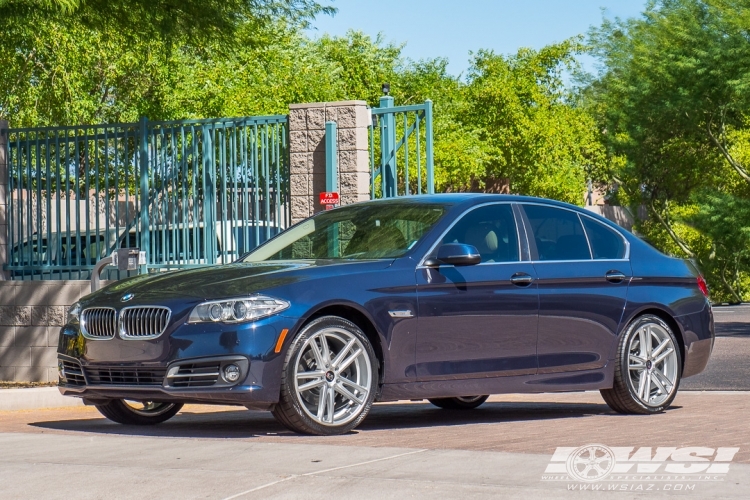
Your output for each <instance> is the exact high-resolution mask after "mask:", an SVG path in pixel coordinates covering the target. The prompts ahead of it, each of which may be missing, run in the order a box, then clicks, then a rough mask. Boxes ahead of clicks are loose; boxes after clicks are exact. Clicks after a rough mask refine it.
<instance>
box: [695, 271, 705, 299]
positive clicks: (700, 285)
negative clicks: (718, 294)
mask: <svg viewBox="0 0 750 500" xmlns="http://www.w3.org/2000/svg"><path fill="white" fill-rule="evenodd" d="M697 279H698V288H700V289H701V293H703V295H705V296H706V297H708V285H707V284H706V280H704V279H703V276H701V275H700V274H699V275H698V278H697Z"/></svg>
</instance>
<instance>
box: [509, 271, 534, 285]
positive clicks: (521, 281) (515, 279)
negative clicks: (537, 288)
mask: <svg viewBox="0 0 750 500" xmlns="http://www.w3.org/2000/svg"><path fill="white" fill-rule="evenodd" d="M532 281H534V278H533V277H532V276H530V275H528V274H526V273H516V274H514V275H513V276H511V277H510V282H511V283H513V284H514V285H516V286H529V285H530V284H531V282H532Z"/></svg>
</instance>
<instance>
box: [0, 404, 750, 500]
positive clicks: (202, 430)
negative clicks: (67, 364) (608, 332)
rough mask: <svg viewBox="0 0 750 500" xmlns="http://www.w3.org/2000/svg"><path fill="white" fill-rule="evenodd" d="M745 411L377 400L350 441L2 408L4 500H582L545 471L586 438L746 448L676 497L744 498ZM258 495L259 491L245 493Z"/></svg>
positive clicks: (188, 415)
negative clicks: (236, 498)
mask: <svg viewBox="0 0 750 500" xmlns="http://www.w3.org/2000/svg"><path fill="white" fill-rule="evenodd" d="M747 415H750V394H748V393H742V392H734V393H721V392H713V393H701V392H690V393H683V394H679V395H678V397H677V399H676V401H675V405H674V407H673V409H671V410H669V411H667V412H665V413H664V414H661V415H652V416H621V415H616V414H614V413H612V412H611V411H609V410H608V408H607V407H606V405H604V403H603V402H602V400H601V398H600V397H599V395H598V393H576V394H559V395H554V394H553V395H550V394H546V395H526V396H496V397H492V398H491V399H490V401H489V402H488V403H486V404H485V405H483V406H482V407H480V408H479V409H476V410H472V411H468V412H457V411H446V410H439V409H436V408H433V407H432V406H431V405H429V404H426V403H416V402H410V403H394V404H379V405H376V406H375V407H374V408H373V411H372V413H371V414H370V416H369V417H368V419H367V420H366V421H365V423H364V424H363V425H362V426H361V427H360V428H358V429H357V430H356V431H355V432H353V433H351V434H349V435H345V436H336V437H327V438H323V437H312V436H299V435H295V434H292V433H290V432H287V431H286V430H285V429H284V428H283V427H281V426H279V425H278V424H276V422H275V421H274V420H273V418H272V417H271V416H270V414H268V413H264V412H250V411H247V410H238V409H234V408H229V407H208V406H187V407H185V409H184V411H183V412H182V413H181V414H179V415H178V416H177V417H175V418H174V419H172V420H170V421H169V422H166V423H165V424H162V425H160V426H156V427H150V428H133V427H124V426H119V425H116V424H112V423H110V422H108V421H106V420H105V419H103V418H101V417H100V416H99V415H98V413H97V412H96V410H94V409H92V408H88V407H79V408H66V409H55V410H34V411H15V412H0V449H2V450H3V453H1V454H0V498H45V499H47V498H70V497H72V496H74V495H75V496H77V497H78V498H101V497H108V498H110V497H111V498H134V497H136V496H139V495H141V494H144V493H148V495H149V496H150V497H152V498H227V497H231V496H232V495H236V494H239V493H243V492H247V493H246V494H245V495H244V496H241V497H240V498H259V497H264V498H265V497H274V498H299V497H306V498H326V497H330V496H331V495H336V496H339V497H342V498H347V497H354V496H357V497H359V498H401V497H403V494H404V493H405V492H408V493H409V494H411V495H412V496H414V497H417V498H426V497H431V498H435V497H447V498H457V497H465V496H466V495H476V496H479V497H480V498H483V497H486V498H490V497H496V496H498V495H503V496H506V497H509V498H539V497H545V498H567V497H568V496H569V495H573V494H574V493H575V494H577V495H580V494H581V493H580V492H578V491H575V492H572V491H568V489H567V488H569V487H570V486H569V484H570V482H554V481H552V482H550V481H542V476H543V474H544V471H545V469H546V467H547V465H548V464H549V462H550V458H551V456H552V454H553V453H554V452H555V449H556V448H557V447H564V446H567V447H578V446H582V445H585V444H589V443H601V444H604V445H607V446H610V447H634V448H639V447H652V448H654V449H655V448H657V447H677V448H681V447H687V446H693V447H709V448H718V447H734V448H736V447H739V448H740V451H739V452H738V453H737V454H736V456H735V457H734V459H733V461H732V463H731V469H730V474H729V475H728V476H726V478H724V477H723V476H722V478H721V479H722V480H721V481H719V482H716V483H710V484H709V483H706V484H703V483H698V484H694V485H693V486H694V488H696V489H695V490H690V491H682V492H681V495H682V496H684V495H686V494H688V495H691V496H693V497H694V498H747V491H748V489H747V488H748V487H750V427H749V426H748V425H747ZM573 484H574V485H575V484H576V483H573ZM628 484H629V487H637V485H635V483H633V484H630V483H628ZM638 484H641V483H638ZM653 484H656V485H657V486H659V487H664V486H665V484H662V483H653ZM679 484H682V483H679ZM642 487H643V486H642ZM646 487H647V486H646ZM254 488H262V489H260V490H258V491H253V492H251V491H248V490H253V489H254ZM261 491H262V493H261ZM79 493H80V494H79ZM631 493H633V494H635V492H631ZM673 493H674V492H665V491H663V490H660V491H658V492H657V491H651V492H648V493H643V495H644V498H654V497H656V498H659V497H661V496H664V495H667V496H668V495H671V494H673ZM599 494H600V493H599ZM616 494H620V493H619V492H618V493H616ZM633 494H628V495H627V496H628V497H632V496H633ZM620 498H622V496H620Z"/></svg>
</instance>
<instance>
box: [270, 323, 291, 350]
mask: <svg viewBox="0 0 750 500" xmlns="http://www.w3.org/2000/svg"><path fill="white" fill-rule="evenodd" d="M287 333H289V329H288V328H284V329H283V330H281V335H279V340H277V341H276V348H275V349H274V350H273V352H276V353H279V352H281V346H283V345H284V339H285V338H286V334H287Z"/></svg>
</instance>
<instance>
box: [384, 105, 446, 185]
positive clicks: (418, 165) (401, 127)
mask: <svg viewBox="0 0 750 500" xmlns="http://www.w3.org/2000/svg"><path fill="white" fill-rule="evenodd" d="M371 112H372V117H373V120H372V127H371V128H370V168H371V172H370V182H371V185H370V197H371V198H373V199H375V198H393V197H395V196H408V195H412V194H432V193H434V192H435V174H434V165H433V145H432V101H430V100H427V101H425V102H424V103H423V104H415V105H409V106H394V103H393V97H390V96H384V97H381V98H380V107H378V108H373V109H372V110H371Z"/></svg>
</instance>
